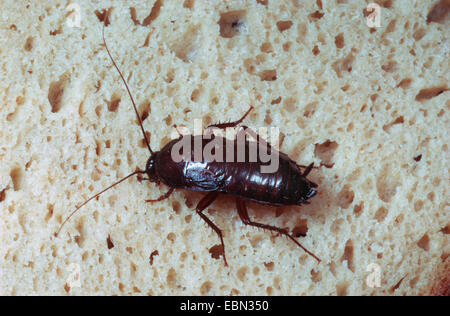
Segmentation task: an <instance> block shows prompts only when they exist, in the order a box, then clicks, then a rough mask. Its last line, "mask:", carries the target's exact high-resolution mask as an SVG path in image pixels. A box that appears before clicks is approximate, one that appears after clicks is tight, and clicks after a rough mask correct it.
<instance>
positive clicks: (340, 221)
mask: <svg viewBox="0 0 450 316" xmlns="http://www.w3.org/2000/svg"><path fill="white" fill-rule="evenodd" d="M343 223H344V220H343V219H342V218H338V219H336V220H335V221H334V222H333V224H331V227H330V231H331V232H332V233H333V234H337V233H338V232H339V230H340V229H341V226H342V224H343Z"/></svg>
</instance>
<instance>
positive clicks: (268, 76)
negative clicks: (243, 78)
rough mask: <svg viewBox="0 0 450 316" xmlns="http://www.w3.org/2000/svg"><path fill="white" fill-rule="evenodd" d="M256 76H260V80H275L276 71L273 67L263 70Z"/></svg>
mask: <svg viewBox="0 0 450 316" xmlns="http://www.w3.org/2000/svg"><path fill="white" fill-rule="evenodd" d="M258 76H259V77H260V78H261V81H275V80H277V71H276V70H275V69H272V70H263V71H261V72H260V73H259V75H258Z"/></svg>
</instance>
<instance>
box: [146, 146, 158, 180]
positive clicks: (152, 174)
mask: <svg viewBox="0 0 450 316" xmlns="http://www.w3.org/2000/svg"><path fill="white" fill-rule="evenodd" d="M157 155H158V152H155V153H153V154H152V155H151V156H150V158H149V159H148V161H147V165H146V166H145V173H146V174H147V175H148V177H149V179H150V181H151V182H157V181H158V180H159V179H158V175H157V174H156V168H155V161H156V156H157Z"/></svg>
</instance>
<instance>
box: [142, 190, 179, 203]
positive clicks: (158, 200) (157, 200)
mask: <svg viewBox="0 0 450 316" xmlns="http://www.w3.org/2000/svg"><path fill="white" fill-rule="evenodd" d="M174 190H175V189H174V188H170V190H169V191H167V193H166V194H163V195H161V196H160V197H159V198H157V199H156V200H146V201H145V202H147V203H155V202H161V201H164V200H166V199H168V198H169V196H170V195H171V194H172V193H173V191H174Z"/></svg>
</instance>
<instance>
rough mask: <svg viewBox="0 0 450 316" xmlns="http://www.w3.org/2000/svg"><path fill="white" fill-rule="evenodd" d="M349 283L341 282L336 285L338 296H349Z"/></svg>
mask: <svg viewBox="0 0 450 316" xmlns="http://www.w3.org/2000/svg"><path fill="white" fill-rule="evenodd" d="M348 286H349V284H348V282H340V283H338V284H337V285H336V293H337V296H347V291H348Z"/></svg>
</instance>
